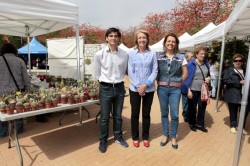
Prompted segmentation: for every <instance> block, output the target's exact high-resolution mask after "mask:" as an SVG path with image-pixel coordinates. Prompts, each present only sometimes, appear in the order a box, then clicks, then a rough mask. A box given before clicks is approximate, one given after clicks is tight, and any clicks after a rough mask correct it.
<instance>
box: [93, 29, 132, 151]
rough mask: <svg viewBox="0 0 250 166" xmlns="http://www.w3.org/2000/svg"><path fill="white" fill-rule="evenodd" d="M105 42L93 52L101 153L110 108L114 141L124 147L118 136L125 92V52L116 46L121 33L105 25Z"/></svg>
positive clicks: (105, 146) (103, 149)
mask: <svg viewBox="0 0 250 166" xmlns="http://www.w3.org/2000/svg"><path fill="white" fill-rule="evenodd" d="M105 38H106V41H107V43H108V45H107V46H106V47H105V48H104V49H102V50H100V51H98V52H97V53H96V54H95V56H94V74H95V79H96V80H99V82H100V105H101V129H100V130H101V131H100V144H99V150H100V152H101V153H105V152H106V150H107V140H108V132H109V115H110V111H111V109H113V131H114V139H115V142H116V143H118V144H120V145H121V146H123V147H128V144H127V142H125V141H124V140H123V138H122V117H121V115H122V108H123V102H124V96H125V87H124V82H123V80H124V75H125V74H126V71H127V63H128V54H127V53H126V52H125V51H123V50H121V49H119V48H118V44H119V42H120V39H121V33H120V31H119V29H117V28H109V29H108V30H107V31H106V34H105Z"/></svg>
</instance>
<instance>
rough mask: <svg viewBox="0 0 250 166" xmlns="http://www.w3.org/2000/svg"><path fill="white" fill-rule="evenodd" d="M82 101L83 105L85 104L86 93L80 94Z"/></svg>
mask: <svg viewBox="0 0 250 166" xmlns="http://www.w3.org/2000/svg"><path fill="white" fill-rule="evenodd" d="M80 101H81V102H82V103H83V102H85V96H84V93H80Z"/></svg>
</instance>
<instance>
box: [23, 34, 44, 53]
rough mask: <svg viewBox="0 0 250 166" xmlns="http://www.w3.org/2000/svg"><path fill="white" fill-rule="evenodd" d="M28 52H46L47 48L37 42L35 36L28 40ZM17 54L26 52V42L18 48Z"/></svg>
mask: <svg viewBox="0 0 250 166" xmlns="http://www.w3.org/2000/svg"><path fill="white" fill-rule="evenodd" d="M29 44H30V53H31V54H47V53H48V51H47V48H46V47H44V46H43V45H42V44H41V43H39V42H38V41H37V40H36V38H35V37H33V39H32V40H31V41H30V43H29ZM18 54H28V44H27V45H25V46H23V47H22V48H19V49H18Z"/></svg>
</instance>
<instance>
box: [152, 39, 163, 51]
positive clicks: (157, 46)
mask: <svg viewBox="0 0 250 166" xmlns="http://www.w3.org/2000/svg"><path fill="white" fill-rule="evenodd" d="M163 41H164V38H162V39H161V40H160V41H158V42H157V43H155V44H153V45H151V46H149V48H150V49H151V50H153V51H155V52H163Z"/></svg>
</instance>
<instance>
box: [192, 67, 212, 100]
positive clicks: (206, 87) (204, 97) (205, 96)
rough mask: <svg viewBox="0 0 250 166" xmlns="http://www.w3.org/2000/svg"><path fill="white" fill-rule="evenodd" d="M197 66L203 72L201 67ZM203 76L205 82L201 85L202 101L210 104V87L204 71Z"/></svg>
mask: <svg viewBox="0 0 250 166" xmlns="http://www.w3.org/2000/svg"><path fill="white" fill-rule="evenodd" d="M196 65H197V66H198V67H199V69H200V70H201V67H200V66H199V65H198V64H197V63H196ZM201 74H202V77H203V80H204V82H203V83H202V85H201V101H202V102H207V103H209V102H210V98H209V85H208V84H207V83H206V82H205V77H204V74H203V71H202V70H201ZM211 88H212V87H211Z"/></svg>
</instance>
